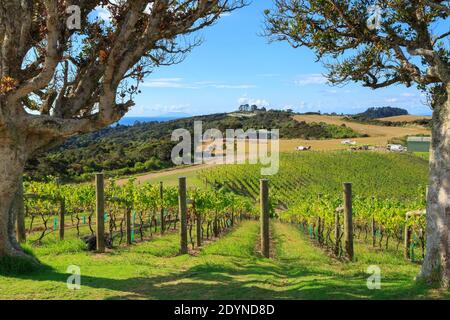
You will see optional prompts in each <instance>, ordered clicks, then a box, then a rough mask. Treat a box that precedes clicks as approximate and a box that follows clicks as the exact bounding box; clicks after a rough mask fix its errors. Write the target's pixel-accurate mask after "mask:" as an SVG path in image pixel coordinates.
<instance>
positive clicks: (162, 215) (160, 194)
mask: <svg viewBox="0 0 450 320" xmlns="http://www.w3.org/2000/svg"><path fill="white" fill-rule="evenodd" d="M159 198H160V200H161V213H160V219H161V230H160V231H161V235H163V234H164V228H165V223H164V206H163V203H164V184H163V182H162V181H161V182H160V183H159Z"/></svg>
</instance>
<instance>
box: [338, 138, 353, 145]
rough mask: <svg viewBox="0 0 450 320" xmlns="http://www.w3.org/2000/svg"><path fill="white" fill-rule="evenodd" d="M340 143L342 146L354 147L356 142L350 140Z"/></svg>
mask: <svg viewBox="0 0 450 320" xmlns="http://www.w3.org/2000/svg"><path fill="white" fill-rule="evenodd" d="M341 143H342V144H344V145H347V146H354V145H356V141H353V140H350V139H347V140H344V141H342V142H341Z"/></svg>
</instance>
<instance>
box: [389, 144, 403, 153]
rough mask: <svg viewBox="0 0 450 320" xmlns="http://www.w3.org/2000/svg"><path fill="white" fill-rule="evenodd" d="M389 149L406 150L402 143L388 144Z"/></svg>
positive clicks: (394, 150) (395, 150) (393, 150)
mask: <svg viewBox="0 0 450 320" xmlns="http://www.w3.org/2000/svg"><path fill="white" fill-rule="evenodd" d="M387 149H388V150H389V151H392V152H405V151H406V148H405V147H404V146H402V145H401V144H388V146H387Z"/></svg>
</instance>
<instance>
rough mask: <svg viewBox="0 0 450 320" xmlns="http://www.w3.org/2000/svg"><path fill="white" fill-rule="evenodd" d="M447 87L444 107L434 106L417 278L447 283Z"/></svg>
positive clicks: (449, 253)
mask: <svg viewBox="0 0 450 320" xmlns="http://www.w3.org/2000/svg"><path fill="white" fill-rule="evenodd" d="M449 230H450V85H447V97H446V101H445V102H444V103H443V104H440V105H437V106H435V107H434V111H433V132H432V146H431V152H430V173H429V191H428V199H427V247H426V256H425V260H424V263H423V265H422V270H421V273H420V278H422V279H424V280H426V281H429V282H440V283H441V285H442V286H444V287H448V286H449V280H450V251H449V250H450V237H449Z"/></svg>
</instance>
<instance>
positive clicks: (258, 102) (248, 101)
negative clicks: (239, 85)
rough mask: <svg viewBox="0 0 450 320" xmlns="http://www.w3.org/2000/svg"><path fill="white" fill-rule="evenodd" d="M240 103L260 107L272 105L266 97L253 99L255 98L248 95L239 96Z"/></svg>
mask: <svg viewBox="0 0 450 320" xmlns="http://www.w3.org/2000/svg"><path fill="white" fill-rule="evenodd" d="M238 104H239V105H243V104H249V105H257V106H258V107H260V108H261V107H265V108H268V107H270V102H269V101H267V100H265V99H253V98H249V97H247V96H243V97H241V98H239V99H238Z"/></svg>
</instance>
